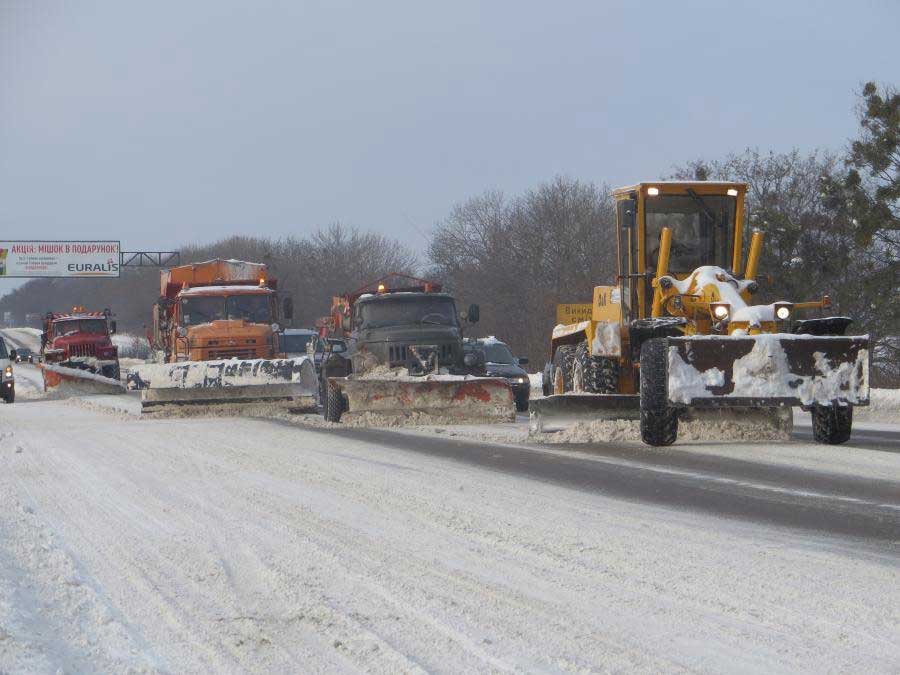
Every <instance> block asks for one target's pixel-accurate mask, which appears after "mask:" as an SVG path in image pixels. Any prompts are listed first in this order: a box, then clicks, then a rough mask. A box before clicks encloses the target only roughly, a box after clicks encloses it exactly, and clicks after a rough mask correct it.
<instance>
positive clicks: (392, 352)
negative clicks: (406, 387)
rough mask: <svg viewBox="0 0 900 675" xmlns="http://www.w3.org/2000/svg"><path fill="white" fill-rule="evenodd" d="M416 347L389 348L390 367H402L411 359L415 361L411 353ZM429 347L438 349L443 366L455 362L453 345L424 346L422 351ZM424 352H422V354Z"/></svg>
mask: <svg viewBox="0 0 900 675" xmlns="http://www.w3.org/2000/svg"><path fill="white" fill-rule="evenodd" d="M414 346H416V345H390V346H389V347H388V359H390V365H392V366H395V365H397V366H402V365H405V364H406V363H407V361H409V360H410V359H413V360H414V357H413V355H412V354H411V353H410V351H409V350H410V347H414ZM429 347H431V348H433V349H436V350H437V353H438V361H439V362H440V363H441V364H448V363H452V361H453V345H452V344H444V345H428V346H426V345H423V346H422V349H423V350H425V349H428V348H429ZM421 353H422V352H420V354H421Z"/></svg>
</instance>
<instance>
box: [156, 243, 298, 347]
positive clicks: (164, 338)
mask: <svg viewBox="0 0 900 675" xmlns="http://www.w3.org/2000/svg"><path fill="white" fill-rule="evenodd" d="M278 300H279V298H278V291H277V282H276V280H275V279H272V278H271V277H270V276H269V274H268V268H267V267H266V265H264V264H261V263H251V262H245V261H241V260H219V259H216V260H210V261H207V262H203V263H196V264H193V265H182V266H180V267H174V268H172V269H168V270H163V271H162V272H161V275H160V297H159V300H158V301H157V303H156V306H155V312H154V325H153V339H154V347H155V348H156V349H157V350H158V351H159V352H162V353H163V355H164V361H165V362H167V363H175V362H179V361H213V360H220V359H240V360H251V359H272V358H279V357H281V356H282V354H281V352H282V349H281V345H280V341H279V334H280V332H281V325H280V322H281V321H282V320H283V319H285V320H290V319H291V318H292V314H293V307H292V303H291V299H290V298H285V299H284V301H283V303H282V306H279V302H278ZM282 317H283V319H282Z"/></svg>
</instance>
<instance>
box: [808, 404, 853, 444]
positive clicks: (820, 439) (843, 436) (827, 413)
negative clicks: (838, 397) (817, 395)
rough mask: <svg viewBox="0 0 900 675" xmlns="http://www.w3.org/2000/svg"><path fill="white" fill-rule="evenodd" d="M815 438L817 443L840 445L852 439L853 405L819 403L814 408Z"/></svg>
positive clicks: (813, 425)
mask: <svg viewBox="0 0 900 675" xmlns="http://www.w3.org/2000/svg"><path fill="white" fill-rule="evenodd" d="M812 428H813V438H815V439H816V443H827V444H828V445H839V444H841V443H846V442H847V441H848V440H850V432H851V430H852V428H853V406H852V405H844V406H840V405H817V406H814V407H813V409H812Z"/></svg>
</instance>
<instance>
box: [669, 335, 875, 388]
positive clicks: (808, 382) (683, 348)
mask: <svg viewBox="0 0 900 675" xmlns="http://www.w3.org/2000/svg"><path fill="white" fill-rule="evenodd" d="M868 372H869V338H868V336H857V337H844V336H814V335H791V334H784V333H778V334H764V335H751V336H741V337H729V336H720V335H715V336H691V337H678V338H670V339H669V341H668V398H669V402H670V403H671V404H673V405H676V406H704V405H709V406H717V405H725V406H739V405H753V406H765V405H775V404H781V405H802V406H811V405H816V404H821V405H829V404H832V403H834V402H840V403H851V404H854V405H866V404H867V403H868V400H869V382H868Z"/></svg>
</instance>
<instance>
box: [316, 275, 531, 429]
mask: <svg viewBox="0 0 900 675" xmlns="http://www.w3.org/2000/svg"><path fill="white" fill-rule="evenodd" d="M478 314H479V310H478V306H477V305H471V306H470V307H469V310H468V311H467V312H465V313H462V314H460V313H458V312H457V311H456V303H455V301H454V299H453V297H452V296H450V295H448V294H446V293H442V292H441V286H440V284H438V283H435V282H432V281H427V280H424V279H417V278H415V277H410V276H407V275H402V274H390V275H388V276H386V277H384V278H383V279H379V280H378V281H374V282H372V283H370V284H367V285H366V286H363V287H362V288H360V289H358V290H356V291H354V292H352V293H346V294H344V295H342V296H339V297H335V298H333V301H332V309H331V314H330V315H329V316H327V317H324V318H323V319H320V320H319V321H318V322H317V327H318V329H319V332H320V334H321V335H322V337H325V338H332V339H333V338H341V339H342V340H343V341H344V342H345V344H346V349H345V350H343V351H341V352H337V351H335V350H334V349H333V348H331V350H330V351H329V352H327V353H326V354H325V358H324V360H323V364H322V368H321V385H320V386H321V391H320V398H321V400H322V404H323V414H324V416H325V419H327V420H329V421H331V422H338V421H340V420H341V418H342V416H343V415H344V414H351V415H361V414H366V413H371V414H373V415H376V416H378V417H389V418H397V417H409V416H413V415H426V416H431V417H435V416H440V417H441V418H445V419H447V421H458V420H466V421H474V420H477V421H485V422H489V421H508V420H513V419H515V407H514V401H513V394H512V390H511V389H510V386H509V383H508V382H507V381H506V379H503V378H483V377H476V375H475V374H474V373H475V369H474V367H475V366H476V365H477V364H476V357H475V355H473V354H465V353H464V352H463V334H462V321H467V322H469V323H475V322H477V321H478ZM330 347H333V345H331V346H330Z"/></svg>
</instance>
